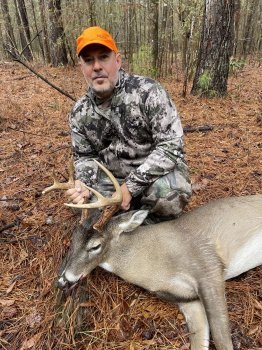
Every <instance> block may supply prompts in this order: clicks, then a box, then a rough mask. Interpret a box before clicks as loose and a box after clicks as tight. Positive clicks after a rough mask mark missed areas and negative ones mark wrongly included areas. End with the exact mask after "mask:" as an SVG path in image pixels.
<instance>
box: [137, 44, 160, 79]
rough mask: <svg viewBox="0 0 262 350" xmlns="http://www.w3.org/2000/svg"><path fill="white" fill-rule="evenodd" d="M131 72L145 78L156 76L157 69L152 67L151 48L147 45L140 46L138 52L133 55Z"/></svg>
mask: <svg viewBox="0 0 262 350" xmlns="http://www.w3.org/2000/svg"><path fill="white" fill-rule="evenodd" d="M141 63H142V65H141ZM132 71H133V72H135V73H136V74H142V75H145V76H150V77H156V76H157V73H158V72H157V69H156V68H155V67H153V66H152V48H151V46H150V45H149V44H143V45H141V46H140V47H139V49H138V51H137V52H134V53H133V56H132Z"/></svg>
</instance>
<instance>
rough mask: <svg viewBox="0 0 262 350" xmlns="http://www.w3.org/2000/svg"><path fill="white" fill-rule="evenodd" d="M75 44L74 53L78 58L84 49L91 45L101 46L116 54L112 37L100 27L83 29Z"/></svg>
mask: <svg viewBox="0 0 262 350" xmlns="http://www.w3.org/2000/svg"><path fill="white" fill-rule="evenodd" d="M76 43H77V47H76V51H77V55H78V56H79V54H80V52H81V50H83V48H84V47H86V46H88V45H91V44H101V45H104V46H106V47H108V48H109V49H110V50H112V51H114V52H118V50H117V47H116V43H115V41H114V39H113V38H112V36H111V35H110V34H109V33H108V32H107V31H106V30H104V29H102V28H100V27H89V28H87V29H85V30H84V31H83V33H82V34H81V35H80V36H79V37H78V38H77V40H76Z"/></svg>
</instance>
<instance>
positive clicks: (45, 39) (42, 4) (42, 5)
mask: <svg viewBox="0 0 262 350" xmlns="http://www.w3.org/2000/svg"><path fill="white" fill-rule="evenodd" d="M44 1H45V0H39V2H38V5H39V12H40V19H41V24H42V30H43V34H42V39H43V47H44V59H45V62H47V63H50V62H51V54H50V47H49V42H48V30H47V19H46V7H45V2H44Z"/></svg>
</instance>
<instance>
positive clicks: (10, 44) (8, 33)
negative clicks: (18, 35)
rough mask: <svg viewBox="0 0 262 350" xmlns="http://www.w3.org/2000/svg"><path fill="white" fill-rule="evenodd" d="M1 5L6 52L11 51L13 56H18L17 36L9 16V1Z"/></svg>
mask: <svg viewBox="0 0 262 350" xmlns="http://www.w3.org/2000/svg"><path fill="white" fill-rule="evenodd" d="M0 4H1V12H2V16H3V48H4V50H9V51H11V52H12V53H13V54H16V52H17V46H16V41H15V36H14V32H13V26H12V22H11V17H10V14H9V8H8V3H7V0H1V1H0Z"/></svg>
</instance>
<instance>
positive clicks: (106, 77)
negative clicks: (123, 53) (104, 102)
mask: <svg viewBox="0 0 262 350" xmlns="http://www.w3.org/2000/svg"><path fill="white" fill-rule="evenodd" d="M80 67H81V70H82V73H83V75H84V77H85V80H86V81H87V83H88V84H89V86H90V87H91V88H92V89H93V91H94V93H95V94H96V96H97V97H99V98H101V99H104V98H108V97H110V96H111V95H112V93H113V90H114V87H115V85H116V83H117V81H118V71H119V69H120V67H121V58H120V53H115V52H114V51H111V50H110V49H108V48H107V47H106V46H103V45H98V44H93V45H88V46H87V47H86V48H84V49H83V50H82V51H81V55H80Z"/></svg>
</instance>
